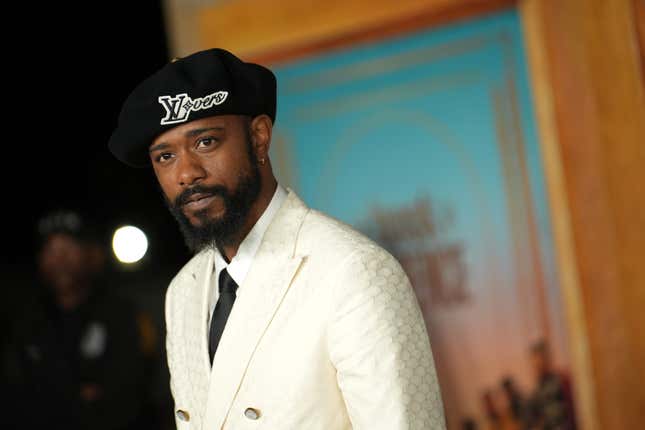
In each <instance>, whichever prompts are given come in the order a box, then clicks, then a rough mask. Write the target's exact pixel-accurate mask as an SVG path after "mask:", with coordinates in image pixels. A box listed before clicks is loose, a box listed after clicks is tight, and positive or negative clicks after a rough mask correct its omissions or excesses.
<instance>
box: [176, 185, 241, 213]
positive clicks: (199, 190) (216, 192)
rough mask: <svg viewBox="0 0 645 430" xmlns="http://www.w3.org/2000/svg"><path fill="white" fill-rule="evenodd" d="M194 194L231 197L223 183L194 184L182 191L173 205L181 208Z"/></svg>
mask: <svg viewBox="0 0 645 430" xmlns="http://www.w3.org/2000/svg"><path fill="white" fill-rule="evenodd" d="M194 194H207V195H210V196H220V197H222V198H224V199H226V198H228V197H229V194H228V190H227V189H226V188H225V187H224V186H223V185H213V186H210V187H207V186H204V185H194V186H192V187H190V188H186V189H185V190H184V191H182V192H181V193H180V194H179V195H178V196H177V197H175V200H174V202H173V207H175V208H180V207H182V206H183V205H185V204H186V203H188V199H190V197H191V196H192V195H194Z"/></svg>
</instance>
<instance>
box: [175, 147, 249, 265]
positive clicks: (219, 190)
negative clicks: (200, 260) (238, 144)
mask: <svg viewBox="0 0 645 430" xmlns="http://www.w3.org/2000/svg"><path fill="white" fill-rule="evenodd" d="M249 161H250V164H251V169H250V170H249V171H248V172H246V173H242V174H240V176H239V180H238V185H237V187H236V189H234V190H232V191H229V190H228V189H226V188H225V187H224V186H222V185H214V186H205V185H195V186H193V187H191V188H187V189H186V190H184V191H183V192H182V193H181V194H179V195H178V196H177V197H176V198H175V200H174V201H173V202H170V201H169V200H168V199H167V198H165V199H164V200H165V201H166V205H167V206H168V209H169V210H170V213H171V214H172V216H173V217H174V218H175V220H177V223H178V224H179V230H180V231H181V233H182V235H183V236H184V242H185V243H186V246H187V247H188V249H189V250H190V251H191V252H193V253H197V252H199V251H201V250H203V249H204V248H206V247H210V246H219V247H222V246H227V245H230V244H232V243H233V242H234V241H235V240H236V239H237V238H238V235H239V231H240V229H241V228H242V226H243V225H244V223H245V222H246V221H247V218H248V215H249V212H250V210H251V207H252V206H253V204H254V203H255V202H256V201H257V199H258V196H259V194H260V188H261V184H262V183H261V177H260V170H259V168H258V163H257V159H256V157H255V154H253V152H252V151H250V156H249ZM197 193H203V194H207V195H211V196H217V197H219V198H221V199H222V200H223V205H224V214H223V215H221V216H220V217H218V218H212V217H210V216H209V214H208V208H206V209H202V210H200V211H197V212H195V213H194V217H195V218H197V219H198V221H199V224H198V225H195V224H193V223H192V222H191V221H190V220H189V219H188V217H187V216H186V214H184V212H183V210H182V206H183V205H184V204H185V203H187V202H188V199H189V198H190V196H192V195H193V194H197Z"/></svg>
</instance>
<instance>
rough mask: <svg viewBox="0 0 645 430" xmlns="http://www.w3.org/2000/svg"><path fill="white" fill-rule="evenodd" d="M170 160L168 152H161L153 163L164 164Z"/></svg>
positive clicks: (170, 156)
mask: <svg viewBox="0 0 645 430" xmlns="http://www.w3.org/2000/svg"><path fill="white" fill-rule="evenodd" d="M171 158H172V154H171V153H170V152H162V153H161V154H159V155H157V156H156V157H155V161H156V162H157V163H165V162H167V161H168V160H170V159H171Z"/></svg>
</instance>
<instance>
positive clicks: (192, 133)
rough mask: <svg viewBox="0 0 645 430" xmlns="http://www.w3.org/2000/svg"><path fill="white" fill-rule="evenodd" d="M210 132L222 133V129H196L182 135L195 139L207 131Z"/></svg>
mask: <svg viewBox="0 0 645 430" xmlns="http://www.w3.org/2000/svg"><path fill="white" fill-rule="evenodd" d="M211 130H216V131H223V130H224V127H207V128H196V129H194V130H188V131H187V132H186V133H184V136H185V137H195V136H199V135H200V134H202V133H205V132H207V131H211Z"/></svg>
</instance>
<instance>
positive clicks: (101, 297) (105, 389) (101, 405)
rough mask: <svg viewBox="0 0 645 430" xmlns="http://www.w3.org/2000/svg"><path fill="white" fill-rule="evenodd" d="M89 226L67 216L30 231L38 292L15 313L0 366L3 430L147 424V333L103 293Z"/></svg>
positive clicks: (151, 338)
mask: <svg viewBox="0 0 645 430" xmlns="http://www.w3.org/2000/svg"><path fill="white" fill-rule="evenodd" d="M90 227H91V226H88V225H87V223H86V222H85V220H83V219H82V218H81V217H80V216H79V215H78V214H77V213H75V212H69V211H63V212H55V213H52V214H49V215H47V216H45V217H44V218H42V219H41V221H40V223H39V225H38V236H39V242H40V243H39V254H38V269H39V275H40V276H39V277H40V280H39V283H40V284H41V285H39V288H38V289H37V292H36V293H35V294H33V295H32V297H30V299H29V302H28V303H21V304H18V305H21V306H24V309H22V310H21V311H20V312H16V317H15V318H13V321H11V322H10V324H9V341H8V346H7V347H6V348H5V353H4V357H3V372H4V373H5V375H3V379H5V380H6V381H7V383H8V394H9V397H10V400H9V405H11V406H12V408H11V414H10V416H9V417H8V418H9V420H10V421H13V422H12V425H10V426H9V427H10V428H11V427H12V426H13V427H15V428H21V429H31V428H34V429H45V428H65V429H93V430H121V429H123V430H125V429H134V428H137V429H145V428H155V427H156V425H157V423H156V417H155V416H154V413H151V412H150V409H149V403H148V400H147V399H148V395H147V394H148V391H149V384H150V383H151V382H152V381H151V378H152V377H153V375H152V374H151V372H153V370H152V369H153V368H154V363H155V357H154V342H155V332H154V326H153V325H152V324H151V322H150V319H149V318H147V316H146V315H145V314H143V313H141V312H138V311H137V310H136V308H135V307H134V305H133V304H132V303H131V302H129V301H127V300H125V299H123V298H120V297H118V296H115V295H114V294H112V293H111V292H110V290H109V289H108V288H107V286H106V285H104V283H103V280H102V275H103V269H104V263H105V253H104V251H103V248H102V247H101V246H100V245H99V242H98V240H97V239H96V235H95V234H94V233H93V232H92V229H91V228H90ZM5 416H6V414H5ZM5 424H6V423H5ZM3 428H6V427H4V425H3Z"/></svg>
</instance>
